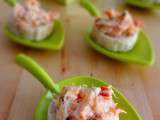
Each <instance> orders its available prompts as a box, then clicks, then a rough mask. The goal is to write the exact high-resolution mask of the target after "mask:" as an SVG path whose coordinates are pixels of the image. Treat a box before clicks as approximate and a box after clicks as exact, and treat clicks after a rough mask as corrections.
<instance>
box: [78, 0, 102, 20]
mask: <svg viewBox="0 0 160 120" xmlns="http://www.w3.org/2000/svg"><path fill="white" fill-rule="evenodd" d="M80 4H81V6H82V7H84V8H85V9H86V10H87V11H88V12H89V13H90V14H91V15H92V16H94V17H99V16H101V13H100V11H99V9H98V8H97V7H96V6H95V5H94V4H93V3H92V1H91V0H80Z"/></svg>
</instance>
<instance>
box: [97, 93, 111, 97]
mask: <svg viewBox="0 0 160 120" xmlns="http://www.w3.org/2000/svg"><path fill="white" fill-rule="evenodd" d="M99 94H100V95H101V96H103V97H109V93H108V92H100V93H99Z"/></svg>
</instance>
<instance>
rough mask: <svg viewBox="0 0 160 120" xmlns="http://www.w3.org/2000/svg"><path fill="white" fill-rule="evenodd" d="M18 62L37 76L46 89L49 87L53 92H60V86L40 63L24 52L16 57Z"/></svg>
mask: <svg viewBox="0 0 160 120" xmlns="http://www.w3.org/2000/svg"><path fill="white" fill-rule="evenodd" d="M16 62H17V63H18V64H19V65H20V66H22V67H23V68H25V69H26V70H27V71H28V72H30V73H31V74H32V75H33V76H35V77H36V78H37V79H38V80H39V81H40V82H41V83H42V84H43V85H44V87H45V88H46V89H49V90H50V91H51V92H53V93H59V92H60V89H59V86H58V85H56V84H55V83H54V82H53V80H52V79H51V78H50V76H49V75H48V74H47V72H46V71H45V70H44V69H43V68H42V67H41V66H40V65H38V64H37V63H36V62H35V61H34V60H33V59H32V58H30V57H29V56H26V55H24V54H19V55H17V57H16Z"/></svg>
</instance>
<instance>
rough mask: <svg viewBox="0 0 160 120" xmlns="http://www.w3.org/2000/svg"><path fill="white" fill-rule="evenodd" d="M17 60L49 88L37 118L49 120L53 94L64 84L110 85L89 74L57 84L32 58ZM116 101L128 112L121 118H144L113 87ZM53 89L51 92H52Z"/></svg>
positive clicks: (137, 119) (38, 109) (121, 115)
mask: <svg viewBox="0 0 160 120" xmlns="http://www.w3.org/2000/svg"><path fill="white" fill-rule="evenodd" d="M16 62H17V63H18V64H19V65H20V66H22V67H23V68H25V69H26V70H27V71H29V72H30V73H31V74H32V75H34V76H35V77H36V78H37V79H38V80H39V81H40V82H41V83H42V84H43V86H44V87H45V88H46V89H47V90H49V91H47V92H46V93H45V95H44V96H42V98H41V100H40V102H39V104H38V107H37V109H36V112H35V120H48V109H49V106H50V105H51V103H52V101H53V95H52V94H58V93H60V91H61V89H62V88H63V87H64V86H68V85H76V86H80V85H87V86H88V87H100V86H109V84H107V83H105V82H103V81H102V80H98V79H96V78H93V77H88V76H75V77H71V78H68V79H65V80H62V81H60V82H58V83H57V84H56V83H54V82H53V80H52V79H51V78H50V77H49V75H48V74H47V73H46V72H45V70H43V69H42V68H41V67H40V66H39V65H38V64H37V63H36V62H35V61H34V60H32V58H30V57H28V56H26V55H24V54H19V55H18V56H17V57H16ZM112 89H113V91H114V96H113V99H114V101H115V102H116V103H117V104H118V107H120V108H122V109H123V110H124V111H125V112H126V113H122V114H120V120H142V119H141V117H140V116H139V114H138V113H137V112H136V110H135V109H134V107H133V106H132V105H131V104H130V103H129V101H128V100H127V99H126V98H125V97H124V96H123V94H122V93H121V92H119V91H118V90H117V89H115V88H113V87H112ZM50 91H51V92H50Z"/></svg>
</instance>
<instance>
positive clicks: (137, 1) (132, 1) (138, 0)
mask: <svg viewBox="0 0 160 120" xmlns="http://www.w3.org/2000/svg"><path fill="white" fill-rule="evenodd" d="M126 3H127V4H129V5H133V6H136V7H140V8H146V9H160V4H156V3H155V4H154V3H150V2H146V1H143V0H126Z"/></svg>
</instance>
